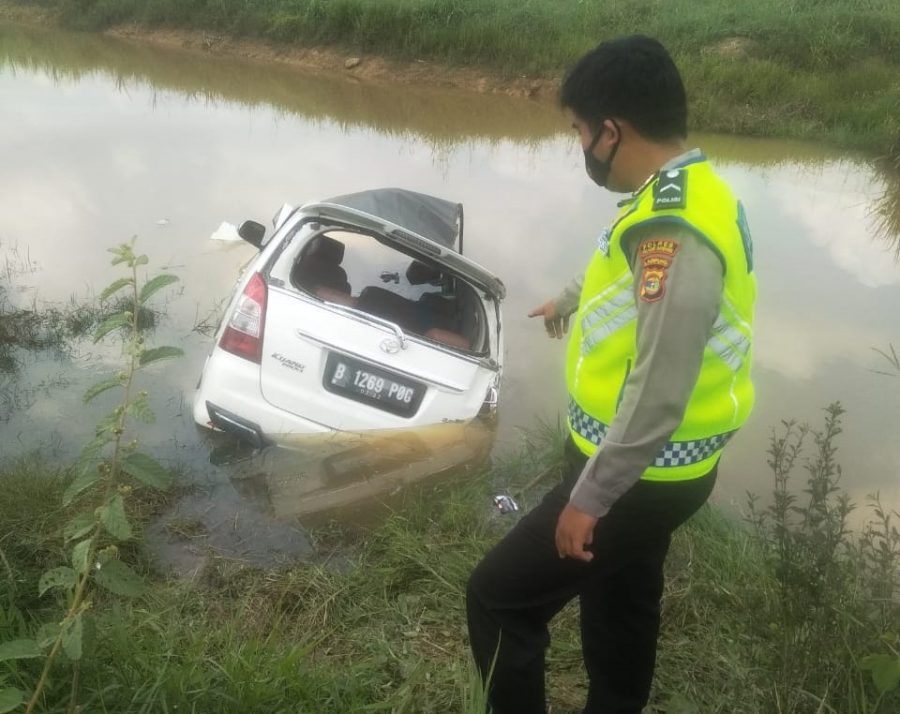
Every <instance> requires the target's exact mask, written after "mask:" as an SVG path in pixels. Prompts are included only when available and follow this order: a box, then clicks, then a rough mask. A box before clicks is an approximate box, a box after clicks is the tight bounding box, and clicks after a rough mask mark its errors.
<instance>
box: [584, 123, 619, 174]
mask: <svg viewBox="0 0 900 714" xmlns="http://www.w3.org/2000/svg"><path fill="white" fill-rule="evenodd" d="M610 121H612V120H610ZM613 126H615V127H616V131H618V132H619V138H618V139H617V140H616V143H615V144H614V145H613V148H612V151H610V152H609V158H608V159H607V160H606V161H601V160H600V159H598V158H597V157H596V156H594V147H595V146H597V142H598V141H600V137H601V136H603V127H601V128H600V131H598V132H597V134H596V135H595V136H594V139H593V141H591V145H590V146H589V147H588V148H587V149H585V150H584V169H585V171H587V175H588V176H590V177H591V180H592V181H593V182H594V183H595V184H597V185H598V186H600V188H606V182H607V181H609V172H610V170H611V169H612V162H613V159H614V158H616V152H617V151H618V150H619V143H620V142H621V141H622V132H621V130H620V129H619V125H618V124H616V122H614V121H613Z"/></svg>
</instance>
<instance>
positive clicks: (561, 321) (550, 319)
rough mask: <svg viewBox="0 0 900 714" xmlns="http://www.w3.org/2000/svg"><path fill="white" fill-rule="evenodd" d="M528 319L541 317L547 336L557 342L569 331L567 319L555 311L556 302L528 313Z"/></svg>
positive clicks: (552, 301)
mask: <svg viewBox="0 0 900 714" xmlns="http://www.w3.org/2000/svg"><path fill="white" fill-rule="evenodd" d="M528 317H543V318H544V327H545V328H547V334H548V335H549V336H550V337H555V338H556V339H558V340H561V339H562V338H563V335H565V334H566V332H568V330H569V318H568V316H566V317H563V316H562V315H560V314H559V312H557V310H556V301H554V300H551V301H550V302H548V303H545V304H544V305H541V306H540V307H536V308H534V310H532V311H531V312H529V313H528Z"/></svg>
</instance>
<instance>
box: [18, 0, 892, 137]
mask: <svg viewBox="0 0 900 714" xmlns="http://www.w3.org/2000/svg"><path fill="white" fill-rule="evenodd" d="M32 4H38V5H42V6H49V7H51V8H53V9H56V10H59V12H60V18H61V21H62V22H63V24H64V25H66V26H69V27H73V28H78V29H90V30H97V29H104V28H109V27H112V26H115V25H117V24H121V23H132V22H133V23H139V24H140V25H143V26H146V27H169V28H183V29H199V30H204V31H208V32H210V33H223V34H226V35H229V36H238V37H252V38H259V39H262V40H265V41H268V42H273V43H279V44H283V45H291V46H311V45H315V46H322V45H334V46H337V47H340V48H342V49H346V50H347V51H348V52H352V53H360V52H362V53H377V54H381V55H385V56H390V57H396V58H400V59H406V60H414V59H426V60H433V61H438V62H443V63H447V64H449V65H460V64H464V65H476V66H480V67H484V68H487V69H490V70H495V71H497V72H501V73H504V74H505V75H507V76H509V75H513V76H519V75H523V74H524V75H530V76H544V77H558V76H559V74H560V72H561V71H562V69H563V68H564V67H566V66H567V65H569V64H570V63H571V62H572V61H573V60H574V59H575V58H576V57H577V56H579V55H580V54H581V53H583V52H584V51H585V50H587V49H588V48H590V47H592V46H593V45H595V44H596V43H597V42H598V41H599V40H602V39H603V38H607V37H611V36H614V35H618V34H623V33H632V32H643V33H646V34H650V35H653V36H656V37H659V38H660V39H661V40H662V41H663V42H664V43H665V44H666V45H667V46H668V47H669V48H670V49H671V50H672V52H673V53H674V55H675V56H676V58H677V61H678V63H679V65H680V67H681V68H682V71H683V73H684V75H685V79H686V82H687V84H688V88H689V92H690V95H691V100H692V107H693V126H694V128H696V129H702V130H711V131H723V132H734V133H740V134H750V135H760V136H790V137H801V138H818V139H826V140H829V141H834V142H837V143H840V144H841V145H844V146H855V147H863V148H870V149H872V148H874V149H879V150H885V151H886V150H887V149H888V148H889V147H890V146H891V145H892V142H894V141H896V140H897V139H898V137H900V79H898V78H900V4H898V3H896V2H894V0H862V1H861V2H854V3H848V2H846V0H816V1H815V2H813V1H812V0H793V1H792V2H782V1H781V0H761V1H760V2H755V3H741V4H735V3H729V2H724V0H609V1H607V2H583V1H582V0H528V1H527V2H514V1H513V0H491V1H490V2H485V1H484V0H329V1H327V2H325V1H323V0H264V1H263V2H254V3H248V2H245V0H216V1H215V2H212V1H210V0H38V1H37V2H35V3H32Z"/></svg>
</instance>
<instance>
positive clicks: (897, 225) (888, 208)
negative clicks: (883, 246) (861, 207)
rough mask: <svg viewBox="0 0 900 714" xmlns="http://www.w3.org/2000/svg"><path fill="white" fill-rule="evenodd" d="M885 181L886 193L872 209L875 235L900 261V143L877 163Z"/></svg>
mask: <svg viewBox="0 0 900 714" xmlns="http://www.w3.org/2000/svg"><path fill="white" fill-rule="evenodd" d="M876 167H877V168H878V169H879V172H880V174H881V175H882V176H883V179H884V193H882V195H881V197H880V198H878V199H877V200H876V201H875V203H874V204H873V207H872V219H873V226H874V229H875V235H876V236H877V237H878V238H880V239H881V240H882V241H884V242H885V243H887V245H889V246H890V247H891V248H892V249H893V251H894V257H895V258H896V259H897V260H900V143H898V144H897V145H895V146H894V147H893V148H892V149H891V151H890V152H889V153H888V155H887V156H884V157H882V158H881V159H880V160H879V161H878V162H876Z"/></svg>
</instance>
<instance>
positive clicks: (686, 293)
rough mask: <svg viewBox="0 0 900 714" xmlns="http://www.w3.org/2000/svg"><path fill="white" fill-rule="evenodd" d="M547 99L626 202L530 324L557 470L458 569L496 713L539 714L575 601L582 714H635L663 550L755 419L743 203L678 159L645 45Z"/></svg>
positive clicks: (656, 69)
mask: <svg viewBox="0 0 900 714" xmlns="http://www.w3.org/2000/svg"><path fill="white" fill-rule="evenodd" d="M561 100H562V105H563V107H564V108H565V109H566V110H567V111H568V112H570V114H571V116H572V119H573V123H572V127H573V129H574V130H575V132H576V133H577V134H578V137H579V139H580V141H581V146H582V148H583V150H584V157H585V167H586V169H587V173H588V176H589V177H590V178H591V179H592V180H593V181H594V182H595V183H597V184H598V185H599V186H602V187H605V188H607V189H609V190H610V191H615V192H623V193H630V194H631V195H630V196H629V197H628V198H627V199H626V200H624V201H622V202H621V203H620V204H619V206H620V212H619V214H618V216H617V217H616V219H615V220H614V221H613V223H612V225H611V226H609V228H607V229H606V230H605V231H604V232H603V234H602V235H601V237H600V238H599V240H598V244H597V247H596V250H595V252H594V255H593V257H592V259H591V261H590V263H589V264H588V266H587V270H586V272H585V274H584V277H583V279H579V280H576V281H574V282H573V284H572V285H570V286H569V287H568V288H567V289H566V291H565V292H564V293H563V294H562V295H561V296H560V297H559V298H557V299H556V300H553V301H551V302H548V303H547V304H546V305H543V306H542V307H540V308H538V309H536V310H534V311H533V312H532V313H531V316H540V317H543V319H544V323H545V326H546V328H547V331H548V333H549V334H550V335H551V336H553V337H557V338H561V337H562V336H563V334H564V333H566V332H567V331H568V327H569V326H570V324H571V335H570V337H569V346H568V353H567V360H566V382H567V387H568V391H569V409H568V429H569V438H568V442H567V446H566V450H567V462H568V465H567V469H566V474H565V476H564V478H563V480H562V482H561V483H560V484H559V485H557V486H556V487H555V488H553V489H552V490H551V491H550V492H549V493H548V494H547V496H546V497H545V498H544V499H543V501H542V502H541V503H540V504H539V505H538V506H537V507H536V508H535V509H534V510H532V511H531V512H530V513H528V514H527V515H526V516H524V517H523V518H522V519H521V520H520V521H519V523H518V524H517V525H516V526H515V527H514V528H513V529H512V530H511V531H510V532H509V533H508V534H507V535H506V537H505V538H503V540H501V541H500V543H498V544H497V545H496V546H495V547H494V548H493V549H492V550H491V551H490V552H489V553H488V554H487V555H486V556H485V557H484V559H483V560H482V561H481V562H480V563H479V564H478V566H477V567H476V568H475V570H474V572H473V573H472V576H471V578H470V580H469V585H468V591H467V598H466V599H467V612H468V622H469V634H470V641H471V645H472V650H473V653H474V656H475V661H476V664H477V665H478V667H479V669H480V671H481V673H482V676H483V677H484V679H485V681H487V680H488V679H489V680H490V684H489V696H490V702H491V705H492V709H493V711H494V713H495V714H531V713H532V712H533V713H534V714H543V712H545V699H544V650H545V649H546V647H547V645H548V643H549V636H548V633H547V623H548V622H549V621H550V619H551V618H552V617H553V616H554V615H555V614H556V613H557V612H558V611H559V610H560V609H561V608H562V607H563V606H564V605H565V604H566V603H567V602H569V601H570V600H571V599H572V598H575V597H578V599H579V604H580V613H581V639H582V649H583V656H584V662H585V665H586V668H587V673H588V677H589V680H590V687H589V691H588V697H587V704H586V706H585V709H584V711H585V712H586V713H590V714H613V713H615V714H637V713H638V712H640V711H641V709H642V708H643V707H644V705H645V704H646V703H647V701H648V697H649V692H650V684H651V680H652V676H653V668H654V664H655V658H656V640H657V634H658V629H659V612H660V598H661V595H662V590H663V563H664V561H665V557H666V552H667V550H668V547H669V541H670V536H671V534H672V531H674V530H675V529H676V528H677V527H678V526H679V525H680V524H681V523H683V522H684V521H685V520H686V519H687V518H688V517H690V516H691V515H692V514H693V513H694V512H695V511H696V510H697V509H698V508H700V506H701V505H702V504H703V503H704V502H705V501H706V499H707V497H708V496H709V494H710V492H711V490H712V488H713V484H714V483H715V479H716V467H717V464H718V461H719V457H720V456H721V454H722V450H723V448H724V446H725V445H726V443H727V442H728V440H729V439H730V438H731V437H732V436H733V435H734V433H735V432H736V431H737V429H738V428H739V427H740V426H741V425H742V424H743V423H744V422H745V421H746V419H747V417H748V415H749V413H750V409H751V407H752V404H753V386H752V384H751V381H750V347H751V342H752V335H753V333H752V324H753V305H754V301H755V296H756V282H755V277H754V274H753V260H752V244H751V242H750V235H749V231H748V229H747V222H746V219H745V216H744V210H743V208H742V206H741V204H740V203H739V202H738V201H737V199H736V198H735V197H734V195H733V194H732V192H731V190H730V189H729V188H728V186H727V185H726V184H725V182H724V181H723V180H722V179H721V178H720V177H719V176H718V175H717V174H716V173H715V172H714V170H713V168H712V166H711V165H710V164H709V162H708V161H707V159H706V157H705V156H704V155H703V154H702V153H701V152H700V151H699V150H697V149H693V150H688V148H687V147H686V146H685V143H684V142H685V137H686V133H687V104H686V99H685V92H684V86H683V84H682V81H681V77H680V76H679V73H678V70H677V68H676V67H675V64H674V63H673V61H672V59H671V57H670V56H669V54H668V53H667V52H666V50H665V49H664V48H663V47H662V45H660V44H659V43H658V42H657V41H655V40H652V39H650V38H647V37H641V36H632V37H623V38H618V39H614V40H611V41H608V42H604V43H603V44H601V45H599V46H598V47H597V48H596V49H594V50H592V51H591V52H589V53H588V54H587V55H585V56H584V57H582V58H581V60H579V62H578V63H577V64H576V65H575V66H574V68H573V69H572V70H571V71H570V73H569V74H568V75H567V77H566V79H565V81H564V83H563V87H562V91H561ZM570 318H571V320H570Z"/></svg>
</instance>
